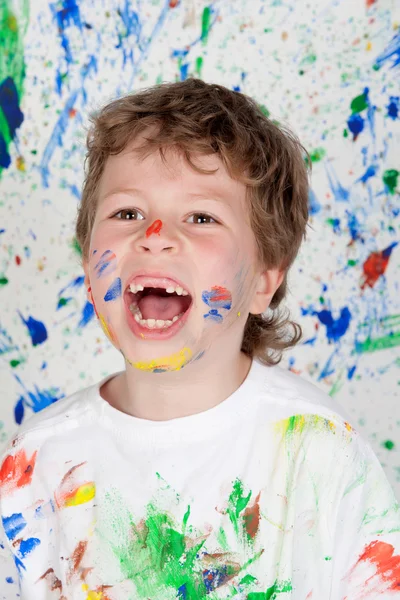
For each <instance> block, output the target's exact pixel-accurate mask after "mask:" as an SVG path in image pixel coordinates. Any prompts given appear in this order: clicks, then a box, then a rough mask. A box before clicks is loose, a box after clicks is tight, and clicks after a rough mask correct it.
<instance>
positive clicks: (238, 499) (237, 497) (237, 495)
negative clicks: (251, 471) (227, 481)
mask: <svg viewBox="0 0 400 600" xmlns="http://www.w3.org/2000/svg"><path fill="white" fill-rule="evenodd" d="M250 497H251V492H249V494H248V495H247V496H244V495H243V484H242V482H241V481H240V480H239V479H236V481H235V482H234V484H233V491H232V493H231V495H230V496H229V505H228V509H227V513H228V515H229V518H230V520H231V523H232V525H233V528H234V530H235V533H236V535H239V517H240V516H241V514H240V513H242V512H243V511H244V509H245V508H246V506H247V505H248V503H249V500H250ZM242 517H243V516H242ZM242 525H243V523H242ZM242 531H243V530H242Z"/></svg>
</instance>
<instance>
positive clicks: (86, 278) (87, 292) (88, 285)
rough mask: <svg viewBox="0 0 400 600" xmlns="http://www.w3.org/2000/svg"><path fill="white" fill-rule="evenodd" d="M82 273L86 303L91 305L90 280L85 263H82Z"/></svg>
mask: <svg viewBox="0 0 400 600" xmlns="http://www.w3.org/2000/svg"><path fill="white" fill-rule="evenodd" d="M83 271H84V273H85V279H84V281H83V285H84V286H85V292H86V298H87V299H88V301H89V302H90V303H91V304H93V298H92V292H91V285H90V278H89V263H88V262H87V261H83Z"/></svg>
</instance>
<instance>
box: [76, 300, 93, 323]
mask: <svg viewBox="0 0 400 600" xmlns="http://www.w3.org/2000/svg"><path fill="white" fill-rule="evenodd" d="M94 314H95V312H94V308H93V304H92V303H91V302H89V300H87V301H86V304H85V306H84V307H83V310H82V316H81V320H80V321H79V323H78V327H86V325H87V324H88V323H89V321H91V320H92V319H93V317H94Z"/></svg>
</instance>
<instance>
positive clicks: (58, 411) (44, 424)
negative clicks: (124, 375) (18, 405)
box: [0, 379, 105, 464]
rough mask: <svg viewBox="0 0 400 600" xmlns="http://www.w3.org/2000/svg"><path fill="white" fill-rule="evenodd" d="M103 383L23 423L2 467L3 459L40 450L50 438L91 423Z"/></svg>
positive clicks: (10, 443) (12, 440)
mask: <svg viewBox="0 0 400 600" xmlns="http://www.w3.org/2000/svg"><path fill="white" fill-rule="evenodd" d="M103 381H105V379H104V380H102V381H100V382H97V383H95V384H92V385H90V386H88V387H86V388H83V389H81V390H78V391H76V392H74V393H72V394H70V395H69V396H67V397H65V398H61V399H60V400H58V401H57V402H55V403H54V404H51V405H50V406H47V407H46V408H44V409H43V410H41V411H40V412H38V413H35V414H33V415H32V416H31V417H29V418H28V419H27V420H26V421H24V423H23V424H22V425H21V426H20V427H19V428H18V430H17V432H16V434H15V435H14V437H13V438H12V439H11V441H10V442H9V443H8V445H7V446H6V448H5V449H4V450H3V452H2V455H1V457H0V464H1V462H3V459H4V456H7V455H9V454H15V453H16V452H18V450H20V449H22V448H29V447H35V448H36V449H38V448H39V447H40V446H41V444H42V443H43V442H44V441H46V440H48V439H49V438H52V437H54V436H57V435H61V434H62V433H64V432H66V431H68V430H71V429H74V428H77V427H79V426H82V425H83V424H84V423H85V422H86V421H87V420H88V417H89V414H90V412H91V408H92V401H93V399H94V398H96V397H98V394H99V388H100V385H101V383H102V382H103Z"/></svg>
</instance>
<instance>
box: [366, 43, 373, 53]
mask: <svg viewBox="0 0 400 600" xmlns="http://www.w3.org/2000/svg"><path fill="white" fill-rule="evenodd" d="M365 49H366V50H367V51H368V50H371V49H372V43H371V42H370V41H368V42H367V45H366V47H365Z"/></svg>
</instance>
